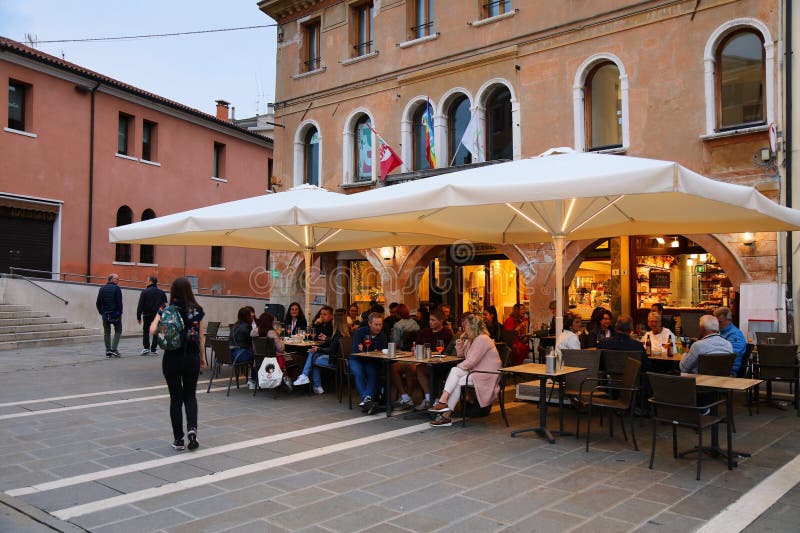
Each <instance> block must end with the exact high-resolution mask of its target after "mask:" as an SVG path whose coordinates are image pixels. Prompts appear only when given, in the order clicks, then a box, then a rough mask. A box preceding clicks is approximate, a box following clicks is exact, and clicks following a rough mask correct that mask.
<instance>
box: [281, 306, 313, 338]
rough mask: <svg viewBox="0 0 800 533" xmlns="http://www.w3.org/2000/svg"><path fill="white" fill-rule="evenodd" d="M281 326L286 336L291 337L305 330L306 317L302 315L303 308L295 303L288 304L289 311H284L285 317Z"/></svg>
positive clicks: (306, 324)
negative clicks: (284, 329)
mask: <svg viewBox="0 0 800 533" xmlns="http://www.w3.org/2000/svg"><path fill="white" fill-rule="evenodd" d="M283 325H284V327H285V328H286V336H287V337H291V336H292V335H296V334H297V332H298V330H301V329H302V330H305V329H306V327H308V322H306V315H305V314H303V308H302V307H300V304H299V303H297V302H292V303H291V304H289V309H287V310H286V317H285V318H284V319H283Z"/></svg>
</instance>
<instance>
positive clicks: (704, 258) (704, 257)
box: [700, 254, 708, 263]
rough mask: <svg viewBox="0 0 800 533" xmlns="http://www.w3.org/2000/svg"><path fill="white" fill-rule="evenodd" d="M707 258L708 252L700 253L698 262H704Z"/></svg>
mask: <svg viewBox="0 0 800 533" xmlns="http://www.w3.org/2000/svg"><path fill="white" fill-rule="evenodd" d="M707 260H708V254H700V262H701V263H705V262H706V261H707Z"/></svg>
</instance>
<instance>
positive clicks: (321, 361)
mask: <svg viewBox="0 0 800 533" xmlns="http://www.w3.org/2000/svg"><path fill="white" fill-rule="evenodd" d="M347 316H348V313H347V311H345V310H344V309H336V310H335V311H334V312H333V319H332V320H331V324H332V328H333V333H332V334H331V336H330V337H328V338H327V339H326V342H325V343H324V344H323V345H322V346H312V347H311V348H309V349H308V357H307V358H306V362H305V365H304V366H303V371H302V373H301V374H300V375H299V376H297V379H296V380H294V383H293V384H292V385H295V386H299V385H305V384H307V383H308V382H309V379H308V376H309V375H310V376H311V383H312V384H313V385H312V386H313V388H314V393H315V394H323V393H324V392H325V391H324V390H323V388H322V376H321V375H320V370H319V365H328V364H329V363H330V360H331V356H334V355H336V354H338V353H339V340H340V339H341V338H342V337H349V336H350V326H349V325H348V324H347Z"/></svg>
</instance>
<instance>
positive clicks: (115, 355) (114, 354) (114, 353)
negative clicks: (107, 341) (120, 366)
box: [111, 350, 122, 357]
mask: <svg viewBox="0 0 800 533" xmlns="http://www.w3.org/2000/svg"><path fill="white" fill-rule="evenodd" d="M111 355H113V356H114V357H122V356H121V355H120V354H119V351H118V350H111Z"/></svg>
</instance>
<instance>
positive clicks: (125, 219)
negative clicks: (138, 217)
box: [114, 205, 133, 263]
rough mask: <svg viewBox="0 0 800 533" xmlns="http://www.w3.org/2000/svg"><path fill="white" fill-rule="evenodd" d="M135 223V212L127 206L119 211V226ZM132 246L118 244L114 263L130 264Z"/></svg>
mask: <svg viewBox="0 0 800 533" xmlns="http://www.w3.org/2000/svg"><path fill="white" fill-rule="evenodd" d="M131 222H133V211H131V208H130V207H128V206H127V205H123V206H122V207H120V208H119V209H117V226H124V225H126V224H130V223H131ZM131 260H132V257H131V245H130V244H117V245H116V250H115V252H114V261H117V262H119V263H130V262H131Z"/></svg>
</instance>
